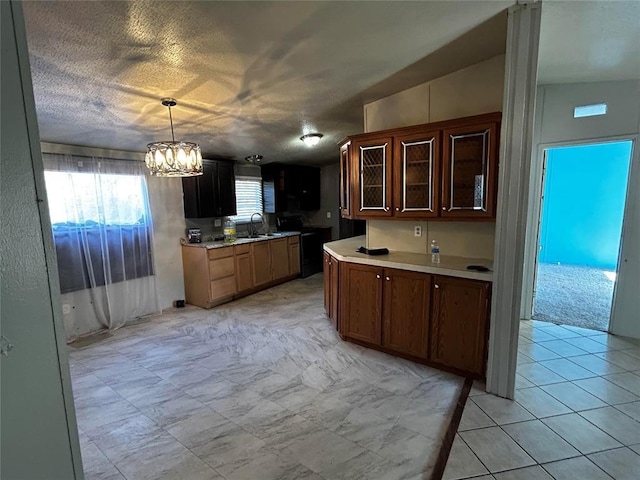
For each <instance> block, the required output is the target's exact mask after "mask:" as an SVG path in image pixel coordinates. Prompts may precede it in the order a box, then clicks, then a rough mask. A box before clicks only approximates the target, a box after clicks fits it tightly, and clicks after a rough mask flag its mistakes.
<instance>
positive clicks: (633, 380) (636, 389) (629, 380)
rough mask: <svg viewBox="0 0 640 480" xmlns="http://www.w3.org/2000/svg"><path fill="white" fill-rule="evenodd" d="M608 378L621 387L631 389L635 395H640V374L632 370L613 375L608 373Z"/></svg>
mask: <svg viewBox="0 0 640 480" xmlns="http://www.w3.org/2000/svg"><path fill="white" fill-rule="evenodd" d="M603 378H605V379H606V380H608V381H610V382H612V383H615V384H616V385H618V386H619V387H621V388H624V389H625V390H628V391H630V392H631V393H633V394H634V395H640V376H639V375H636V374H634V373H631V372H626V373H616V374H613V375H606V376H605V377H603Z"/></svg>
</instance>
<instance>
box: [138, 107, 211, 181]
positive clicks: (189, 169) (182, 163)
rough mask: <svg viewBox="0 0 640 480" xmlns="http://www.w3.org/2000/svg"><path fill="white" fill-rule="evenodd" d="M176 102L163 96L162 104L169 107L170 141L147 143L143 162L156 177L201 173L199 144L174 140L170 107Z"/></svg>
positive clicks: (185, 175)
mask: <svg viewBox="0 0 640 480" xmlns="http://www.w3.org/2000/svg"><path fill="white" fill-rule="evenodd" d="M177 104H178V102H176V101H175V100H174V99H173V98H163V99H162V105H164V106H165V107H168V108H169V122H170V123H171V141H170V142H153V143H150V144H148V145H147V155H146V157H145V163H146V164H147V167H148V168H149V171H150V172H151V175H154V176H156V177H194V176H196V175H202V153H201V152H200V145H198V144H197V143H191V142H176V139H175V137H174V135H173V117H172V116H171V107H175V106H176V105H177Z"/></svg>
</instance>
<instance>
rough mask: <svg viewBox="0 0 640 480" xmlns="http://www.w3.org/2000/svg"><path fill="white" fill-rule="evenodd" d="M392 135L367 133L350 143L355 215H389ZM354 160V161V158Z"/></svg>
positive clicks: (391, 212)
mask: <svg viewBox="0 0 640 480" xmlns="http://www.w3.org/2000/svg"><path fill="white" fill-rule="evenodd" d="M392 145H393V137H391V136H388V135H376V136H371V135H367V136H366V137H365V138H360V139H358V140H354V141H353V142H352V144H351V155H352V160H351V166H352V167H353V174H354V186H355V187H356V192H354V195H353V200H354V202H353V203H354V206H355V211H354V212H353V215H354V216H355V217H356V218H359V217H366V218H376V217H390V216H391V215H393V211H392V209H391V203H392V195H391V192H392V190H391V179H392V156H391V154H392ZM354 160H355V161H354Z"/></svg>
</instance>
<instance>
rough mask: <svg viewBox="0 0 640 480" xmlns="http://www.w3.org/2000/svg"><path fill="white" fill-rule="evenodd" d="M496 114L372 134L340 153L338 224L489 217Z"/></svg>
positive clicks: (348, 144)
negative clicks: (344, 221)
mask: <svg viewBox="0 0 640 480" xmlns="http://www.w3.org/2000/svg"><path fill="white" fill-rule="evenodd" d="M500 118H501V114H500V113H499V112H498V113H491V114H486V115H477V116H474V117H466V118H459V119H455V120H449V121H444V122H438V123H432V124H425V125H416V126H411V127H405V128H397V129H391V130H385V131H381V132H372V133H366V134H362V135H355V136H351V137H348V138H346V139H345V140H344V141H343V142H342V144H341V147H340V190H341V192H340V199H341V200H340V205H341V215H342V217H343V218H350V219H366V218H395V219H407V220H409V219H411V220H422V219H426V220H435V219H443V220H448V219H477V220H483V219H484V220H491V219H494V218H495V200H496V193H497V178H498V177H497V170H498V144H499V139H498V136H499V135H498V134H499V129H500Z"/></svg>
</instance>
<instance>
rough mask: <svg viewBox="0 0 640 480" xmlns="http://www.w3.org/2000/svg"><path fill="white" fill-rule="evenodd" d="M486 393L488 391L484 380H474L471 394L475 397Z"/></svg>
mask: <svg viewBox="0 0 640 480" xmlns="http://www.w3.org/2000/svg"><path fill="white" fill-rule="evenodd" d="M485 393H487V386H486V384H485V383H484V382H483V381H482V380H474V381H473V385H472V386H471V390H470V391H469V396H470V397H474V396H476V395H484V394H485Z"/></svg>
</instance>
